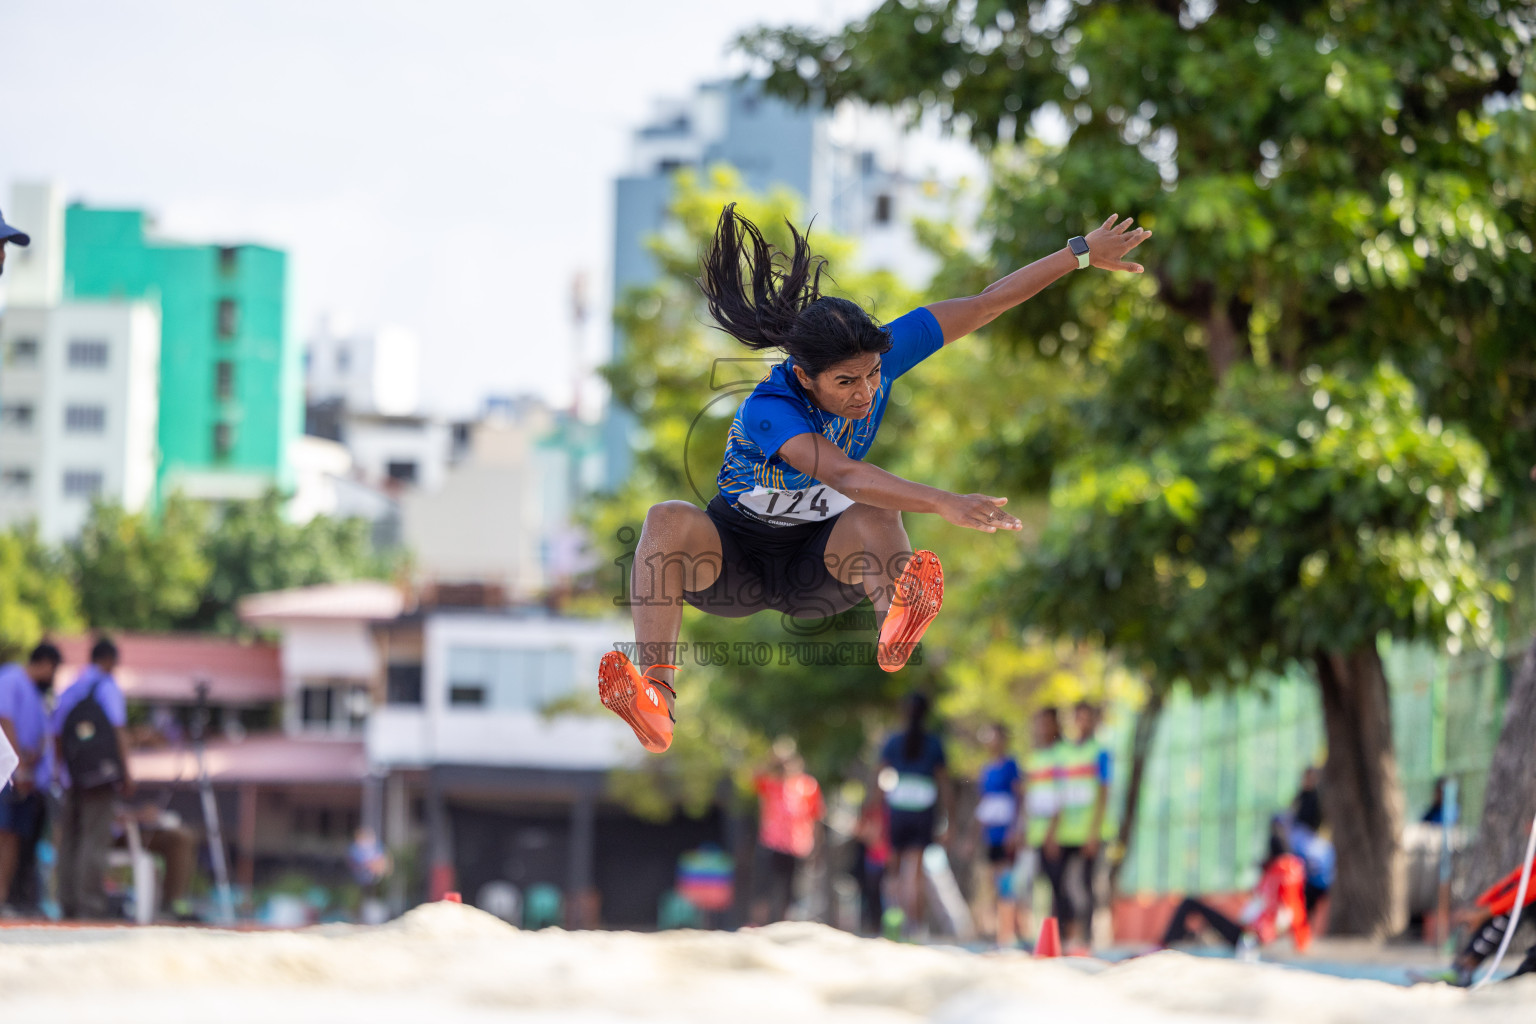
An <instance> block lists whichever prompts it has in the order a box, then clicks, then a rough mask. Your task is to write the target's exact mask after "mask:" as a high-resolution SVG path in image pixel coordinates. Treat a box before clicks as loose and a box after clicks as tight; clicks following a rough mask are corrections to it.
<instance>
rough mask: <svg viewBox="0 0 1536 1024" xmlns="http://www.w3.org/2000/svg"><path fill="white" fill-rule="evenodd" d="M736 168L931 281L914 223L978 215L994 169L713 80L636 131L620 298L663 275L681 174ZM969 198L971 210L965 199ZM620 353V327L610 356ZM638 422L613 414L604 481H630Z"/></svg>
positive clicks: (890, 266) (856, 111)
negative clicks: (664, 234) (657, 246)
mask: <svg viewBox="0 0 1536 1024" xmlns="http://www.w3.org/2000/svg"><path fill="white" fill-rule="evenodd" d="M715 164H728V165H730V166H732V167H734V168H735V169H736V170H737V171H739V172H740V173H741V175H742V179H743V184H744V185H745V187H746V188H747V189H750V190H752V191H754V192H764V191H768V190H770V189H773V188H788V189H790V190H792V191H793V192H795V193H796V194H797V195H799V196H800V197H801V198H802V199H803V200H804V202H805V206H804V219H805V221H806V222H807V223H809V222H811V221H812V220H814V222H815V226H816V228H818V229H820V230H830V231H833V232H836V233H837V234H840V235H844V236H848V237H851V238H854V239H856V240H857V241H859V242H860V243H861V244H860V246H859V256H858V258H859V260H860V263H861V265H862V266H865V267H867V268H870V269H886V270H891V271H893V272H895V273H896V274H898V275H899V276H900V277H902V278H903V279H904V280H906V281H908V282H909V283H911V284H914V285H921V284H924V283H926V282H927V280H928V279H929V277H930V276H931V275H932V274H933V272H934V270H935V269H936V267H937V261H936V260H935V258H934V257H933V256H932V255H931V254H930V253H928V252H927V251H925V250H924V249H923V248H922V246H921V245H920V244H919V243H918V239H917V235H916V232H915V231H914V227H913V225H914V221H915V220H918V219H924V218H931V219H936V220H945V219H947V218H949V217H952V216H954V215H955V214H956V212H958V211H957V210H956V204H960V206H962V207H964V208H965V209H969V210H974V208H975V207H976V205H977V203H978V199H977V198H976V197H978V196H979V195H980V190H979V189H968V187H967V185H968V183H969V182H972V181H977V182H979V181H980V179H981V177H982V175H984V174H985V165H984V163H983V162H982V161H981V159H980V158H979V157H978V156H977V155H976V154H975V153H974V152H973V151H972V150H971V149H970V147H967V146H965V145H963V144H960V143H957V142H955V141H954V140H944V139H942V138H940V137H939V136H938V134H937V133H936V132H918V131H913V130H912V129H911V128H910V126H908V125H907V124H906V122H905V121H904V120H903V119H902V118H901V117H900V116H898V115H895V114H890V113H883V112H879V111H874V110H870V109H868V108H865V107H859V106H856V105H854V104H851V103H849V104H844V105H842V106H839V107H838V108H837V109H836V110H834V111H822V110H817V109H814V108H800V107H795V106H793V105H791V104H789V103H786V102H785V101H783V100H780V99H777V98H774V97H771V96H767V95H765V94H764V93H763V89H762V85H761V83H759V82H755V81H739V80H732V81H725V82H711V83H707V84H705V85H701V86H699V87H698V89H697V90H695V92H694V94H693V95H692V96H690V97H688V98H687V99H683V100H665V101H661V102H658V103H657V104H656V108H655V113H654V115H653V116H652V118H651V120H650V121H648V122H647V123H646V124H644V125H642V126H641V127H640V128H638V129H636V130H635V132H634V136H633V139H632V142H631V152H630V167H629V170H628V172H627V173H625V174H623V175H621V176H620V177H619V178H618V180H617V181H616V183H615V187H614V188H615V191H614V225H613V232H614V233H613V301H614V304H615V305H616V306H617V304H618V303H619V301H620V300H621V299H622V298H623V296H624V293H625V292H626V291H627V290H628V289H630V288H635V287H641V286H644V285H647V284H649V283H651V282H652V281H654V280H655V279H656V277H657V275H658V274H659V272H660V271H659V268H658V267H657V265H656V260H655V257H654V256H653V255H652V254H651V253H650V251H649V250H648V249H647V243H648V241H649V239H650V238H651V237H652V236H654V235H656V234H658V233H659V232H661V231H662V230H663V229H664V228H665V227H666V225H667V218H668V212H667V211H668V207H669V206H670V205H671V202H672V198H673V190H674V178H675V175H676V173H677V172H678V171H679V170H682V169H684V168H695V169H702V168H707V167H710V166H713V165H715ZM967 204H969V205H967ZM622 350H623V338H622V337H621V336H620V333H619V331H618V329H617V328H615V330H614V338H613V347H612V354H613V355H614V356H617V355H618V354H619V353H620V352H621V351H622ZM632 434H633V428H632V425H631V423H630V418H629V416H628V413H626V412H625V411H624V410H621V409H615V410H612V411H611V413H610V415H609V416H608V418H607V421H606V425H605V429H604V451H605V457H606V459H607V463H608V465H607V470H606V485H607V486H608V487H610V488H612V487H617V486H618V485H619V484H620V483H622V481H623V480H624V479H625V478H626V477H627V476H628V474H629V469H630V465H631V463H632V456H631V452H630V447H629V441H630V437H631V436H632Z"/></svg>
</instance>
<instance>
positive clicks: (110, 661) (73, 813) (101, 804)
mask: <svg viewBox="0 0 1536 1024" xmlns="http://www.w3.org/2000/svg"><path fill="white" fill-rule="evenodd" d="M117 660H118V654H117V645H116V644H114V643H113V642H112V641H111V640H108V639H107V638H105V637H102V638H101V639H99V640H97V641H96V644H95V646H93V647H92V648H91V663H90V664H89V665H88V666H86V668H85V670H84V671H83V672H81V673H80V675H79V676H78V677H76V679H75V681H74V682H73V683H72V684H70V687H69V689H67V690H65V691H64V692H63V693H61V694H60V695H59V700H58V703H57V704H56V705H55V706H54V709H53V718H52V720H51V721H50V723H49V733H50V734H51V735H52V736H53V740H54V745H55V746H54V754H55V765H56V766H57V769H58V773H59V778H60V780H61V781H62V782H63V783H64V808H63V816H62V819H61V821H60V822H59V864H58V882H59V906H60V908H61V909H62V910H63V912H64V916H65V917H68V918H82V917H83V918H101V917H105V916H106V915H107V895H106V889H105V884H104V883H105V878H106V873H107V853H108V851H109V850H110V849H111V847H112V818H113V814H114V812H115V807H114V802H115V800H116V798H117V797H118V796H119V795H122V796H124V797H131V796H133V777H132V776H131V775H130V774H129V772H128V733H127V726H128V702H127V700H126V699H125V698H124V697H123V691H122V688H121V687H120V686H118V685H117V680H116V679H114V678H113V677H112V673H113V672H115V671H116V670H117ZM88 696H90V697H94V699H95V701H96V703H98V704H99V705H101V710H102V712H103V713H104V714H105V716H106V720H107V721H108V722H109V723H110V724H111V725H112V726H113V728H114V729H115V730H116V733H117V755H118V762H119V767H120V769H121V777H120V778H119V780H118V781H117V782H116V783H115V784H111V785H101V786H94V787H91V788H86V787H84V786H81V785H78V784H77V780H75V779H72V778H71V777H70V772H69V766H68V765H67V764H66V763H65V760H64V757H63V749H64V748H63V747H62V745H61V744H60V736H61V735H62V733H63V730H64V725H65V722H66V721H67V720H68V718H69V713H70V712H71V711H73V710H74V709H75V708H76V707H77V706H78V705H79V704H80V703H81V702H83V701H84V700H85V699H86V698H87V697H88Z"/></svg>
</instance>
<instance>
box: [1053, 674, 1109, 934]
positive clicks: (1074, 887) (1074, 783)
mask: <svg viewBox="0 0 1536 1024" xmlns="http://www.w3.org/2000/svg"><path fill="white" fill-rule="evenodd" d="M1073 718H1074V720H1075V722H1076V725H1077V739H1076V741H1070V742H1069V741H1062V742H1061V743H1059V744H1057V745H1056V748H1055V756H1056V771H1057V780H1058V782H1057V784H1058V786H1059V787H1060V788H1059V800H1060V806H1059V808H1058V810H1057V812H1056V818H1055V820H1054V822H1053V823H1052V826H1051V828H1050V829H1049V831H1048V834H1047V836H1046V838H1045V841H1044V843H1043V844H1042V852H1043V853H1044V858H1043V861H1044V867H1045V873H1046V877H1048V878H1049V879H1050V880H1051V892H1052V896H1053V906H1054V910H1055V914H1056V918H1057V920H1058V921H1060V923H1061V930H1062V937H1063V939H1064V940H1065V941H1066V942H1069V943H1077V944H1078V945H1080V946H1086V945H1089V944H1090V943H1091V941H1092V935H1093V902H1094V900H1093V878H1094V872H1095V870H1096V868H1097V865H1098V857H1099V848H1100V846H1101V845H1102V842H1103V839H1104V838H1105V836H1106V835H1107V831H1108V826H1109V821H1108V815H1107V813H1106V809H1107V807H1108V804H1109V780H1110V761H1111V758H1110V753H1109V750H1108V748H1107V747H1105V746H1104V744H1102V743H1100V742H1099V740H1098V736H1097V732H1098V727H1099V709H1098V708H1097V707H1096V706H1094V705H1093V704H1091V703H1089V702H1088V701H1079V702H1078V704H1077V707H1076V708H1075V709H1074V712H1073Z"/></svg>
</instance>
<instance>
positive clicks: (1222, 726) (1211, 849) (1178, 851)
mask: <svg viewBox="0 0 1536 1024" xmlns="http://www.w3.org/2000/svg"><path fill="white" fill-rule="evenodd" d="M1514 657H1515V655H1511V657H1510V658H1506V659H1502V660H1501V659H1498V658H1494V657H1491V656H1489V655H1486V654H1483V653H1481V652H1474V653H1470V654H1465V655H1462V656H1459V657H1451V656H1449V655H1447V654H1445V653H1443V652H1439V651H1435V650H1433V649H1431V648H1428V647H1425V646H1423V645H1408V644H1384V645H1383V646H1382V658H1383V663H1384V666H1385V668H1386V671H1387V678H1388V680H1389V682H1390V684H1391V687H1392V717H1393V729H1394V741H1395V743H1396V746H1397V756H1398V770H1399V773H1400V777H1401V780H1402V785H1403V793H1404V797H1405V800H1406V807H1407V813H1408V815H1409V817H1410V819H1414V818H1417V817H1418V816H1419V815H1420V814H1422V813H1423V811H1424V809H1425V808H1426V807H1427V806H1428V805H1429V802H1430V799H1431V796H1432V793H1433V791H1434V783H1435V779H1436V778H1437V777H1438V776H1441V775H1446V776H1449V777H1453V778H1455V779H1456V780H1457V781H1458V782H1459V783H1460V788H1461V794H1462V808H1463V815H1462V817H1463V821H1466V822H1468V823H1475V822H1476V821H1477V816H1478V814H1479V813H1480V812H1481V809H1482V802H1483V786H1484V782H1485V779H1486V776H1487V772H1488V762H1489V758H1490V757H1491V755H1492V752H1493V745H1494V743H1495V741H1496V740H1497V738H1498V729H1499V724H1500V719H1499V713H1500V710H1499V709H1500V708H1501V707H1502V706H1503V700H1504V696H1505V694H1506V693H1507V692H1508V681H1509V673H1510V671H1511V670H1512V664H1511V662H1512V661H1513V659H1514ZM1131 727H1132V723H1131V722H1130V721H1129V720H1128V719H1124V718H1123V719H1121V720H1119V721H1115V722H1112V723H1110V738H1111V739H1112V740H1113V742H1114V744H1115V748H1116V749H1117V750H1119V751H1120V752H1121V756H1120V759H1119V761H1118V762H1117V766H1118V770H1117V771H1116V773H1115V783H1116V792H1115V795H1114V802H1113V803H1112V804H1111V806H1113V807H1120V806H1123V800H1124V786H1125V782H1126V776H1127V775H1128V771H1127V770H1126V766H1127V764H1128V759H1129V756H1130V746H1131V744H1130V733H1131ZM1325 754H1326V745H1325V742H1324V734H1323V723H1322V711H1321V707H1320V703H1319V700H1318V695H1317V688H1316V685H1315V684H1314V683H1313V681H1312V679H1311V678H1310V676H1308V675H1307V674H1306V673H1305V672H1302V671H1301V670H1300V669H1297V670H1296V671H1294V672H1293V673H1291V674H1289V675H1286V676H1283V677H1278V678H1265V679H1264V680H1262V682H1261V683H1260V685H1258V686H1256V687H1254V688H1253V689H1252V690H1248V691H1244V692H1242V693H1236V694H1221V695H1213V696H1208V697H1205V698H1203V699H1197V698H1195V697H1193V696H1191V695H1190V693H1189V692H1188V691H1187V690H1185V689H1178V690H1175V692H1174V693H1173V695H1172V696H1171V697H1170V699H1169V701H1168V703H1167V706H1166V707H1165V708H1164V710H1163V716H1162V721H1161V723H1160V725H1159V727H1158V732H1157V737H1156V739H1155V741H1154V743H1153V746H1152V752H1151V755H1150V756H1149V758H1148V762H1147V769H1146V778H1145V784H1144V788H1143V790H1142V797H1141V808H1140V813H1139V815H1138V820H1137V827H1136V832H1135V837H1134V839H1133V842H1132V846H1131V850H1130V853H1129V856H1128V858H1127V861H1126V864H1125V868H1124V870H1123V871H1122V873H1121V880H1120V887H1121V891H1122V892H1126V893H1169V892H1222V891H1232V890H1237V889H1245V888H1247V887H1249V886H1251V885H1252V884H1253V883H1254V882H1255V881H1256V880H1257V877H1258V867H1257V865H1258V859H1259V857H1260V855H1261V854H1262V852H1263V847H1264V843H1265V836H1266V830H1267V827H1268V822H1269V817H1270V815H1272V814H1275V813H1277V812H1279V811H1281V810H1283V809H1284V808H1286V807H1288V806H1289V805H1290V803H1291V800H1292V799H1293V797H1294V796H1295V794H1296V790H1297V788H1298V785H1299V783H1300V781H1301V774H1302V771H1303V770H1304V769H1305V768H1306V767H1307V765H1308V764H1321V762H1322V760H1323V757H1324V756H1325Z"/></svg>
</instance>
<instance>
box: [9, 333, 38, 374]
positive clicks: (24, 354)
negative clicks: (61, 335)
mask: <svg viewBox="0 0 1536 1024" xmlns="http://www.w3.org/2000/svg"><path fill="white" fill-rule="evenodd" d="M5 365H6V366H9V367H11V368H12V369H17V370H21V369H25V368H27V367H29V366H36V365H37V339H36V338H17V339H16V340H14V341H12V342H11V344H10V347H8V348H7V349H6V350H5Z"/></svg>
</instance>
